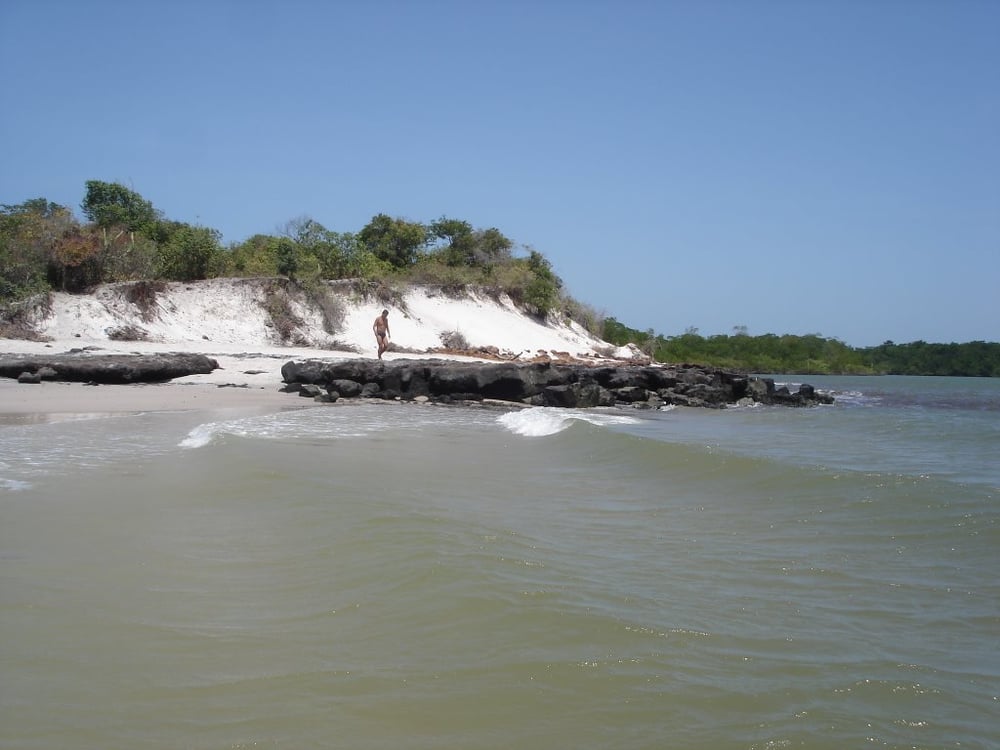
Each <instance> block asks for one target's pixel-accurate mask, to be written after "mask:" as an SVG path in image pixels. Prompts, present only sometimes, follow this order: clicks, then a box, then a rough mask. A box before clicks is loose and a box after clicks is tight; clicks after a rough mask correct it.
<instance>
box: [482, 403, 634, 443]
mask: <svg viewBox="0 0 1000 750" xmlns="http://www.w3.org/2000/svg"><path fill="white" fill-rule="evenodd" d="M497 422H498V423H499V424H501V425H503V426H504V427H506V428H507V429H508V430H510V431H511V432H513V433H514V434H515V435H521V436H522V437H546V436H547V435H555V434H556V433H559V432H562V431H563V430H565V429H567V428H568V427H570V425H572V424H573V423H574V422H587V423H589V424H593V425H598V426H601V427H606V426H609V425H619V424H638V423H639V420H638V419H636V418H635V417H627V416H623V415H617V414H601V413H597V412H587V411H576V410H574V409H546V408H544V407H540V406H539V407H533V408H531V409H524V410H522V411H512V412H507V413H506V414H501V415H500V416H499V417H497Z"/></svg>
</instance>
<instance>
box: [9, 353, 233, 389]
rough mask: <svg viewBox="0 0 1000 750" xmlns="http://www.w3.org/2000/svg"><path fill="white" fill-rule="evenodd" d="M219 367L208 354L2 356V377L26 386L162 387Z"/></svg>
mask: <svg viewBox="0 0 1000 750" xmlns="http://www.w3.org/2000/svg"><path fill="white" fill-rule="evenodd" d="M218 367H219V363H218V362H216V361H215V360H214V359H211V358H210V357H207V356H205V355H204V354H185V353H177V354H90V353H88V352H85V351H79V352H69V353H67V354H38V355H35V354H3V355H0V377H5V378H17V379H18V381H19V382H22V383H38V382H41V381H43V380H65V381H75V382H84V383H162V382H164V381H166V380H172V379H173V378H180V377H184V376H185V375H204V374H207V373H210V372H212V371H213V370H216V369H218Z"/></svg>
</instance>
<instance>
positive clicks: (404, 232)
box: [358, 214, 428, 269]
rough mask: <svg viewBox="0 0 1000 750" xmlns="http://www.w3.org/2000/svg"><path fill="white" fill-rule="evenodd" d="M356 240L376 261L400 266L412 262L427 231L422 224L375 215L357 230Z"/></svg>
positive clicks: (405, 265)
mask: <svg viewBox="0 0 1000 750" xmlns="http://www.w3.org/2000/svg"><path fill="white" fill-rule="evenodd" d="M358 240H359V241H360V242H361V244H362V245H364V247H365V248H366V249H368V250H369V251H370V252H371V253H372V254H373V255H374V256H375V257H376V258H378V259H379V260H381V261H384V262H386V263H388V264H389V265H390V266H391V267H392V268H398V269H403V268H409V267H410V266H412V265H413V264H414V263H415V262H416V260H417V257H418V255H419V253H420V250H421V249H423V248H424V247H425V246H426V245H427V241H428V233H427V228H426V227H425V226H424V225H423V224H420V223H417V222H412V221H406V220H405V219H394V218H392V217H391V216H388V215H386V214H378V215H377V216H374V217H373V218H372V220H371V221H370V222H368V224H366V225H365V227H364V228H363V229H362V230H361V231H360V232H358Z"/></svg>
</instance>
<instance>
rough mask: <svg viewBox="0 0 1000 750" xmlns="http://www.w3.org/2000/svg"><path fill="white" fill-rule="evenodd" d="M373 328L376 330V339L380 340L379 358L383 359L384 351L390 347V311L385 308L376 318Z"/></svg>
mask: <svg viewBox="0 0 1000 750" xmlns="http://www.w3.org/2000/svg"><path fill="white" fill-rule="evenodd" d="M372 330H373V331H375V341H376V342H378V358H379V359H382V352H384V351H385V350H386V349H388V348H389V311H388V310H383V311H382V314H381V315H379V316H378V317H377V318H375V322H374V323H372Z"/></svg>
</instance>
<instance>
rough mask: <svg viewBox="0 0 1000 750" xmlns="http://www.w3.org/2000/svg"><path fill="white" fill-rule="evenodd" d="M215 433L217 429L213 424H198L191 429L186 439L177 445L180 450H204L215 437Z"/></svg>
mask: <svg viewBox="0 0 1000 750" xmlns="http://www.w3.org/2000/svg"><path fill="white" fill-rule="evenodd" d="M216 432H217V429H216V425H215V423H214V422H209V423H207V424H200V425H198V426H197V427H195V428H194V429H192V430H191V431H190V432H189V433H188V434H187V437H186V438H184V439H183V440H181V441H180V442H179V443H178V444H177V445H178V447H180V448H204V447H205V446H206V445H208V444H209V443H211V442H212V438H214V437H215V435H216Z"/></svg>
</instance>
